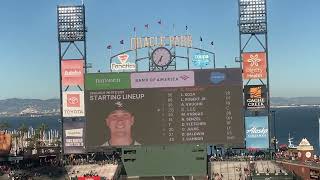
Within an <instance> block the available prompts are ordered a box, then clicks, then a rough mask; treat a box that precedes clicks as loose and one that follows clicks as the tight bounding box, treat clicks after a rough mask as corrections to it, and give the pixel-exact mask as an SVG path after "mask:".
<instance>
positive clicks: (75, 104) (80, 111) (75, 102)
mask: <svg viewBox="0 0 320 180" xmlns="http://www.w3.org/2000/svg"><path fill="white" fill-rule="evenodd" d="M62 96H63V106H62V116H63V117H81V116H85V111H84V93H83V91H66V92H62Z"/></svg>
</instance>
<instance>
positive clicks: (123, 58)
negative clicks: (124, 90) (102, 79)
mask: <svg viewBox="0 0 320 180" xmlns="http://www.w3.org/2000/svg"><path fill="white" fill-rule="evenodd" d="M128 59H129V55H128V54H120V55H118V60H119V63H114V62H113V63H111V70H113V71H127V70H130V71H135V70H136V64H135V63H131V62H128Z"/></svg>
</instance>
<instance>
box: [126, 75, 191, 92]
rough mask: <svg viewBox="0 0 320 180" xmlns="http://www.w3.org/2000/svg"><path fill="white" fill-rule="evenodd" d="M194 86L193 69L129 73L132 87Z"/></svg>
mask: <svg viewBox="0 0 320 180" xmlns="http://www.w3.org/2000/svg"><path fill="white" fill-rule="evenodd" d="M185 86H194V72H193V71H169V72H146V73H131V87H132V88H157V87H185Z"/></svg>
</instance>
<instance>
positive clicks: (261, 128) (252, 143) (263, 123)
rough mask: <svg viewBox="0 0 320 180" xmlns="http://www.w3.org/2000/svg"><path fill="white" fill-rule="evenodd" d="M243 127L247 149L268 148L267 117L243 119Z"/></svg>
mask: <svg viewBox="0 0 320 180" xmlns="http://www.w3.org/2000/svg"><path fill="white" fill-rule="evenodd" d="M245 125H246V147H247V148H258V149H266V148H268V147H269V130H268V116H254V117H245Z"/></svg>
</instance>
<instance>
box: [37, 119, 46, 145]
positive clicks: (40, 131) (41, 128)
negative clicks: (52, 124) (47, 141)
mask: <svg viewBox="0 0 320 180" xmlns="http://www.w3.org/2000/svg"><path fill="white" fill-rule="evenodd" d="M37 130H38V131H39V136H40V137H39V138H40V141H43V137H44V133H45V132H46V130H48V125H47V124H45V123H42V124H41V125H40V127H39V128H38V129H37Z"/></svg>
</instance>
